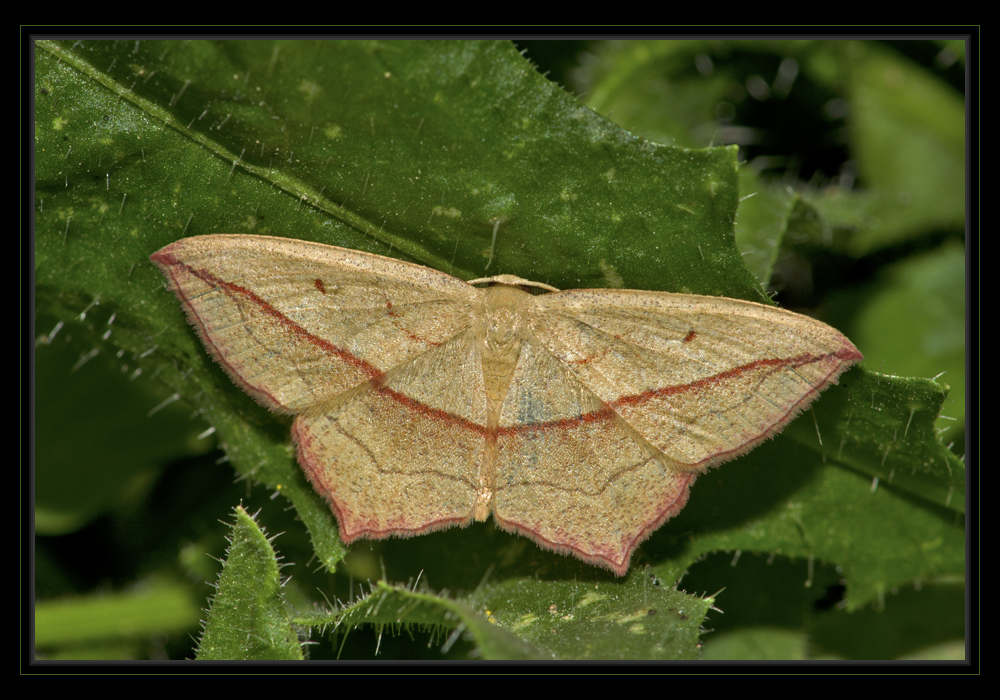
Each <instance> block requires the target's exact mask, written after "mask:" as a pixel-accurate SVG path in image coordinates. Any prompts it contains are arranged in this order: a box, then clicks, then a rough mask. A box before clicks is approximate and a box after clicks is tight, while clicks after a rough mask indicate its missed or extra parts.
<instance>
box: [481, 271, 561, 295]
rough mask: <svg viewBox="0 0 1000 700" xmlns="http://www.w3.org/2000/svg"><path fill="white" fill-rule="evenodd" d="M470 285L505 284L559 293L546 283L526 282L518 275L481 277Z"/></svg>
mask: <svg viewBox="0 0 1000 700" xmlns="http://www.w3.org/2000/svg"><path fill="white" fill-rule="evenodd" d="M469 284H503V285H506V286H508V287H536V288H538V289H544V290H545V291H547V292H558V291H559V290H558V289H556V288H555V287H553V286H552V285H551V284H545V283H544V282H532V281H531V280H526V279H524V278H523V277H518V276H517V275H494V276H493V277H480V278H479V279H474V280H469Z"/></svg>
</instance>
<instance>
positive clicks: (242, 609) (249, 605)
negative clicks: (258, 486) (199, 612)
mask: <svg viewBox="0 0 1000 700" xmlns="http://www.w3.org/2000/svg"><path fill="white" fill-rule="evenodd" d="M279 569H280V566H279V565H278V560H277V558H276V557H275V554H274V550H273V549H271V541H270V540H269V539H268V538H267V537H266V536H265V535H264V533H263V532H261V530H260V527H258V525H257V523H256V521H255V520H254V519H253V517H251V516H250V515H249V514H248V513H247V512H246V511H245V510H243V508H239V507H238V508H237V509H236V522H234V523H233V529H232V535H231V536H230V539H229V549H228V550H227V551H226V561H225V563H224V565H223V568H222V574H221V575H220V576H219V584H218V586H217V588H216V594H215V597H214V598H213V599H212V607H211V608H210V609H209V611H208V620H207V621H206V623H205V632H204V634H202V636H201V640H200V641H199V642H198V659H199V660H201V661H210V660H213V659H240V660H244V661H252V660H256V661H265V660H277V659H286V660H297V659H302V658H303V656H302V647H301V645H300V644H299V638H298V635H297V634H296V632H295V629H294V628H293V627H292V623H291V617H290V615H289V613H288V610H287V608H286V605H285V601H284V598H283V597H282V595H281V577H280V575H279Z"/></svg>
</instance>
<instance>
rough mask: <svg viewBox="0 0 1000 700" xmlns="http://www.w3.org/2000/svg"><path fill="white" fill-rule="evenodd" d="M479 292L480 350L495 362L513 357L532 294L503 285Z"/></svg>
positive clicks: (524, 326) (522, 330)
mask: <svg viewBox="0 0 1000 700" xmlns="http://www.w3.org/2000/svg"><path fill="white" fill-rule="evenodd" d="M482 293H483V295H482V306H481V308H480V309H478V314H477V315H478V321H479V326H478V331H479V340H480V342H481V343H482V344H483V349H484V350H485V351H486V352H488V353H489V354H490V355H491V356H492V357H493V358H495V359H496V360H497V361H500V362H504V361H505V360H506V361H509V360H511V359H513V360H516V359H517V354H518V350H519V348H520V345H521V341H522V340H523V339H524V337H525V334H526V333H527V331H528V309H529V306H530V304H531V303H532V295H531V294H528V293H527V292H525V291H522V290H521V289H519V288H517V287H509V286H507V285H503V284H498V285H494V286H492V287H488V288H486V289H484V290H482ZM511 356H512V357H511Z"/></svg>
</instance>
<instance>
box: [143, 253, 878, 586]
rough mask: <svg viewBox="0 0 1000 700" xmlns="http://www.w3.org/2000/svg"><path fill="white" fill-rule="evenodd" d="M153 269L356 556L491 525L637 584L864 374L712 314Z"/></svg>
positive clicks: (826, 345)
mask: <svg viewBox="0 0 1000 700" xmlns="http://www.w3.org/2000/svg"><path fill="white" fill-rule="evenodd" d="M151 259H152V261H153V262H154V263H156V264H157V265H158V266H159V268H160V270H161V271H162V272H163V274H164V275H165V276H166V278H167V280H168V283H169V286H170V289H172V290H173V291H174V292H175V293H176V294H177V296H178V298H179V299H180V301H181V303H182V305H183V307H184V310H185V312H186V313H187V316H188V319H189V321H190V322H191V324H192V325H193V326H194V328H195V330H196V331H197V332H198V334H199V336H200V337H201V339H202V341H203V343H204V344H205V347H206V348H207V349H208V351H209V352H210V353H211V354H212V356H213V357H214V358H215V360H216V361H217V362H218V363H219V364H220V365H221V366H222V368H223V369H224V370H225V371H226V373H227V374H228V375H229V376H230V377H231V378H232V380H233V381H234V382H235V383H236V384H237V385H239V386H240V387H241V388H242V389H243V390H244V391H246V392H247V393H249V394H250V395H251V396H252V397H254V398H255V399H256V400H257V401H258V402H259V403H261V404H263V405H264V406H266V407H267V408H269V409H270V410H272V411H276V412H279V413H287V414H292V415H294V416H295V419H294V422H293V423H292V438H293V440H294V442H295V445H296V449H297V453H298V460H299V463H300V464H301V466H302V469H303V470H304V471H305V474H306V475H307V477H308V478H309V481H310V482H311V483H312V485H313V486H314V487H315V489H316V491H317V492H318V493H320V494H321V495H322V496H323V497H324V498H325V499H326V500H327V501H328V502H329V504H330V507H331V508H332V510H333V513H334V514H335V515H336V518H337V522H338V523H339V526H340V534H341V538H342V539H343V540H344V542H347V543H350V542H352V541H354V540H357V539H358V538H375V539H378V538H384V537H388V536H391V535H397V536H403V537H408V536H412V535H420V534H424V533H427V532H430V531H433V530H440V529H444V528H448V527H452V526H456V525H457V526H466V525H468V524H469V523H471V522H472V521H482V520H486V519H487V518H488V517H489V516H491V515H492V516H493V518H494V520H495V521H496V523H497V524H498V525H499V526H500V527H501V528H503V529H505V530H508V531H512V532H517V533H520V534H522V535H525V536H527V537H529V538H531V539H532V540H534V541H535V542H536V543H538V544H539V545H540V546H542V547H544V548H546V549H550V550H554V551H556V552H561V553H564V554H572V555H574V556H576V557H579V558H580V559H582V560H584V561H587V562H589V563H591V564H594V565H597V566H601V567H604V568H607V569H610V570H611V571H613V572H614V573H616V574H617V575H619V576H621V575H624V574H625V572H626V571H627V570H628V566H629V560H630V558H631V556H632V553H633V552H634V550H635V549H636V547H637V546H638V545H639V544H640V543H641V542H642V541H643V540H645V539H646V538H647V537H648V536H649V535H650V533H652V532H653V531H654V530H656V529H657V528H658V527H659V526H660V525H662V524H663V523H664V522H665V521H666V520H668V519H669V518H671V517H673V516H674V515H676V514H677V513H678V512H679V511H680V510H681V508H682V507H683V506H684V504H685V503H686V501H687V499H688V494H689V490H690V487H691V484H692V483H693V482H694V480H695V478H696V477H697V476H698V475H699V474H701V473H702V472H704V471H705V470H706V469H708V468H709V467H711V466H714V465H717V464H720V463H722V462H725V461H726V460H729V459H732V458H734V457H736V456H738V455H742V454H744V453H746V452H747V451H749V450H750V449H752V448H753V447H755V446H756V445H758V444H759V443H761V442H762V441H763V440H766V439H768V438H769V437H772V436H773V435H775V434H776V433H778V432H779V431H780V430H781V429H782V428H783V427H784V426H785V425H786V424H787V423H788V422H789V421H790V420H791V419H792V418H794V417H795V416H796V415H797V414H798V413H799V412H801V411H802V410H803V409H804V408H805V407H806V406H808V405H809V403H810V402H811V401H812V400H813V399H815V398H816V397H817V396H818V395H819V393H820V392H821V391H823V389H824V388H826V387H827V386H829V385H830V384H832V383H835V382H836V381H837V377H838V376H839V375H840V374H841V373H842V372H844V370H846V369H847V368H848V367H850V366H851V365H852V364H854V363H855V362H857V361H859V360H861V359H862V355H861V353H860V352H858V350H857V348H855V347H854V345H853V344H851V342H850V341H849V340H848V339H847V338H845V337H844V336H843V335H842V334H841V333H839V332H838V331H836V330H835V329H833V328H831V327H830V326H827V325H825V324H823V323H821V322H819V321H816V320H814V319H811V318H809V317H807V316H802V315H799V314H795V313H791V312H788V311H784V310H781V309H778V308H775V307H771V306H765V305H762V304H756V303H752V302H747V301H739V300H735V299H726V298H721V297H708V296H695V295H689V294H670V293H665V292H650V291H636V290H623V289H589V290H574V291H558V290H556V289H555V288H554V287H550V286H549V285H545V284H541V283H537V282H531V281H528V280H525V279H521V278H519V277H515V276H512V275H499V276H496V277H488V278H484V279H479V280H473V281H472V282H464V281H462V280H460V279H458V278H456V277H452V276H450V275H447V274H445V273H442V272H438V271H437V270H433V269H430V268H427V267H422V266H419V265H414V264H410V263H406V262H402V261H399V260H394V259H391V258H385V257H381V256H378V255H372V254H369V253H363V252H359V251H355V250H348V249H344V248H337V247H333V246H328V245H322V244H319V243H310V242H306V241H297V240H290V239H284V238H273V237H267V236H249V235H210V236H196V237H193V238H187V239H183V240H180V241H177V242H175V243H172V244H170V245H168V246H166V247H165V248H163V249H162V250H160V251H158V252H157V253H155V254H153V255H152V257H151ZM538 292H542V293H538Z"/></svg>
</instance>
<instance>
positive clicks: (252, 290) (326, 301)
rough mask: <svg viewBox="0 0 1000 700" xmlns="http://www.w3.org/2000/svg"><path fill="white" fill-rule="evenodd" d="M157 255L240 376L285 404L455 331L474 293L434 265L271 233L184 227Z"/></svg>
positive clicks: (307, 402) (324, 397) (295, 408)
mask: <svg viewBox="0 0 1000 700" xmlns="http://www.w3.org/2000/svg"><path fill="white" fill-rule="evenodd" d="M152 260H153V261H154V262H155V263H156V264H157V265H159V267H160V269H161V270H162V272H163V273H164V275H165V276H166V277H167V279H168V280H169V282H170V287H171V289H173V290H174V291H175V292H176V293H177V295H178V297H180V299H181V301H182V302H183V305H184V309H185V311H186V312H187V314H188V318H189V320H190V321H191V323H192V325H194V326H195V328H196V329H197V330H198V332H199V334H200V335H201V337H202V340H203V341H204V343H205V345H206V347H207V348H208V349H209V350H210V352H211V353H212V354H213V356H214V357H215V358H216V359H217V360H218V362H219V363H220V364H221V365H222V367H223V368H224V369H225V370H226V371H227V373H229V375H230V376H231V377H232V378H233V380H234V381H235V382H236V383H237V384H239V385H240V386H241V387H243V388H244V389H245V390H246V391H247V392H248V393H250V394H251V395H252V396H254V397H255V398H256V399H258V400H259V401H260V402H261V403H263V404H264V405H266V406H267V407H268V408H271V409H272V410H282V411H288V412H299V411H302V410H304V409H306V408H308V407H310V406H314V405H316V404H318V403H322V402H324V401H328V400H330V399H331V398H332V397H334V396H336V395H337V394H339V393H341V392H343V391H346V390H347V389H350V388H352V387H354V386H357V385H359V384H361V383H363V382H366V381H369V380H371V379H373V378H375V377H377V376H379V375H381V374H382V373H384V372H386V371H388V370H390V369H392V368H393V367H395V366H397V365H399V364H401V363H403V362H406V361H407V360H408V359H410V358H412V357H414V356H416V355H419V354H420V353H421V352H424V351H426V350H427V349H428V348H431V347H435V346H436V345H439V344H440V343H443V342H445V341H446V340H447V339H449V338H451V337H454V336H455V335H456V334H457V333H459V332H461V331H462V330H463V329H465V328H468V326H469V324H470V322H471V321H470V311H471V305H472V300H473V299H474V297H475V295H476V294H477V293H478V292H477V291H476V290H475V289H473V288H471V287H469V286H468V285H467V284H465V283H464V282H462V281H461V280H458V279H456V278H454V277H451V276H449V275H446V274H444V273H441V272H437V271H435V270H431V269H429V268H425V267H420V266H417V265H411V264H409V263H405V262H401V261H396V260H391V259H389V258H384V257H381V256H375V255H371V254H368V253H363V252H360V251H353V250H347V249H344V248H335V247H333V246H326V245H320V244H315V243H309V242H306V241H296V240H291V239H284V238H272V237H268V236H242V235H211V236H196V237H193V238H186V239H182V240H180V241H177V242H175V243H172V244H171V245H169V246H167V247H165V248H163V249H162V250H160V251H158V252H157V253H155V254H154V255H153V256H152Z"/></svg>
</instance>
